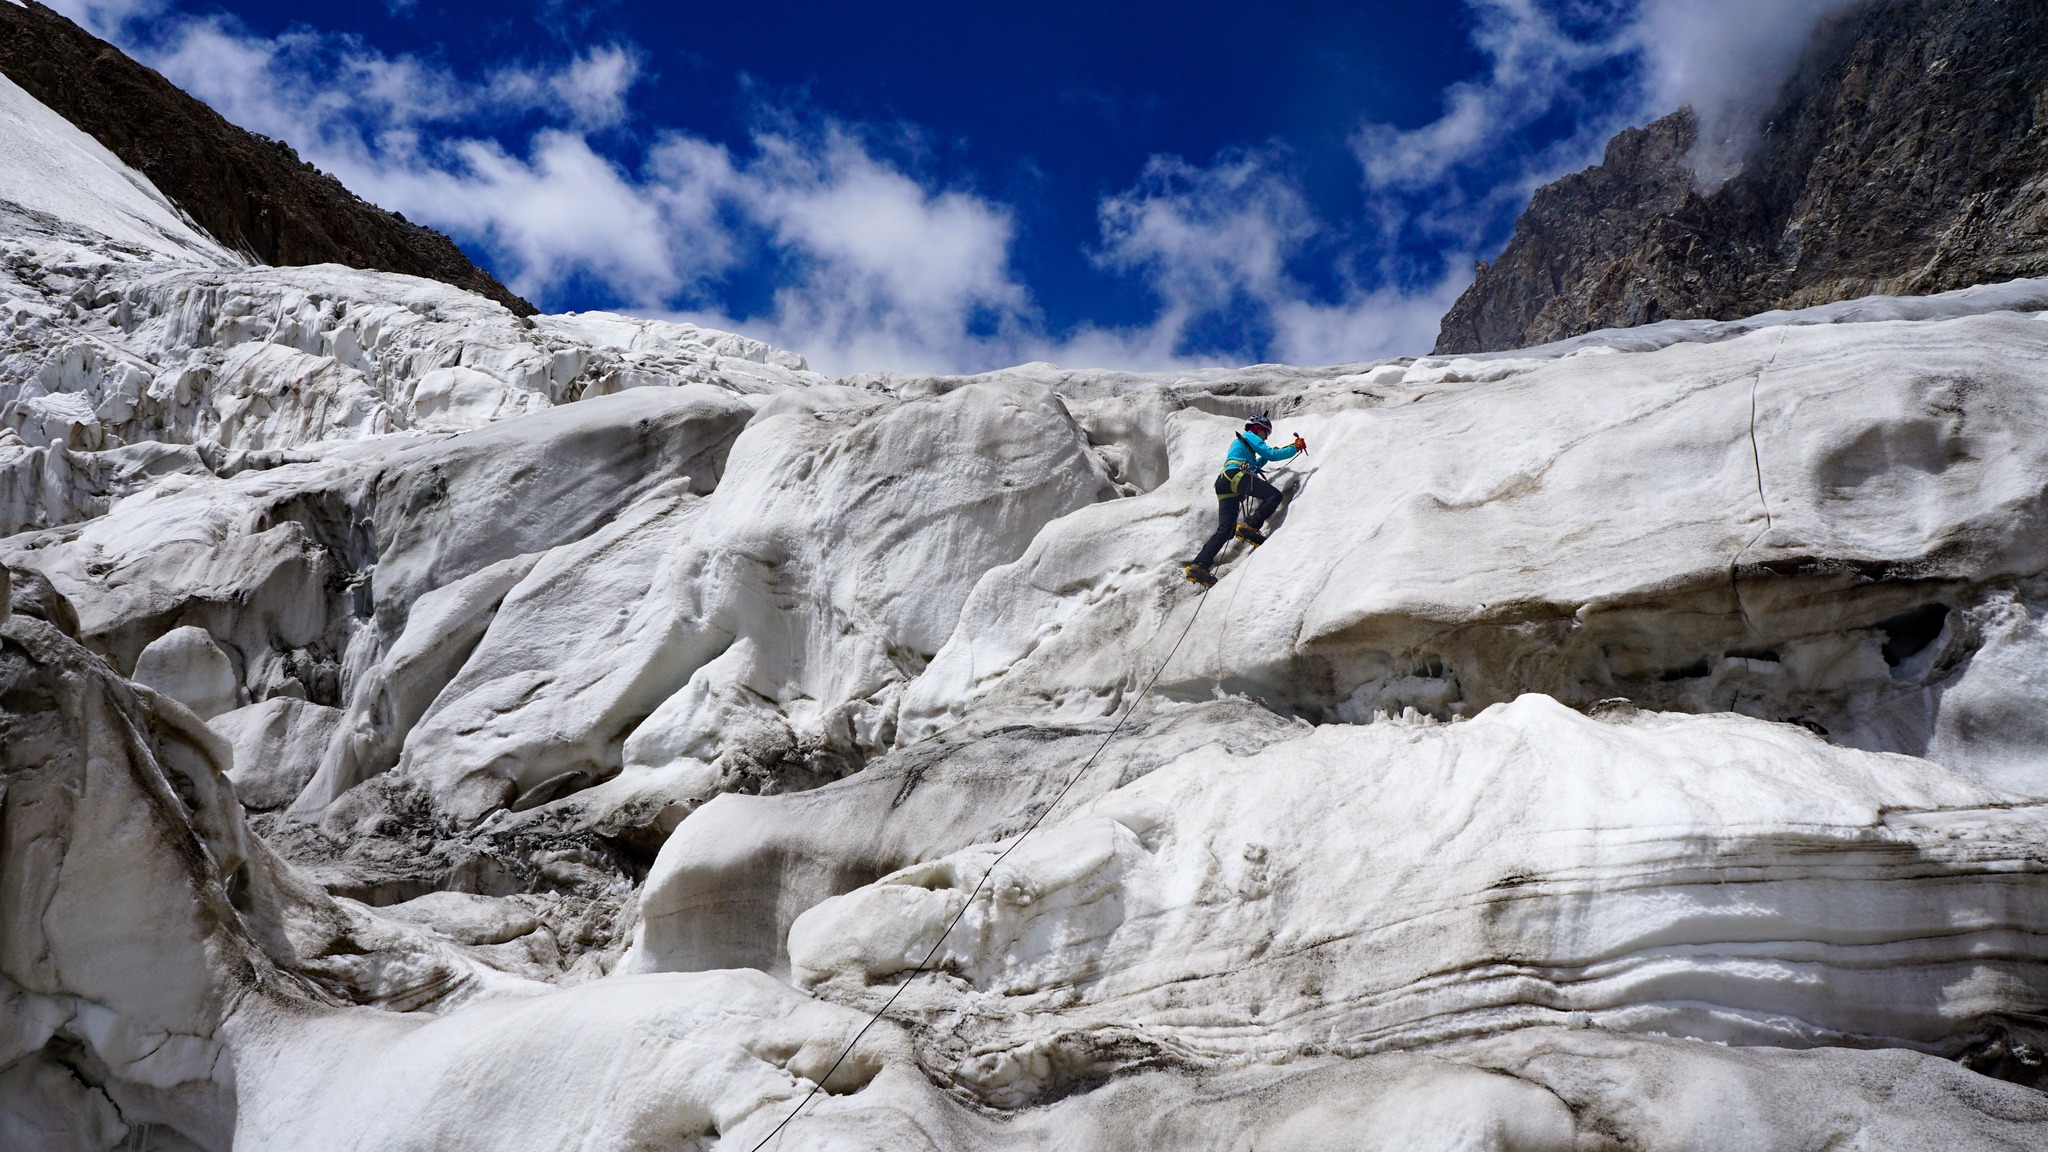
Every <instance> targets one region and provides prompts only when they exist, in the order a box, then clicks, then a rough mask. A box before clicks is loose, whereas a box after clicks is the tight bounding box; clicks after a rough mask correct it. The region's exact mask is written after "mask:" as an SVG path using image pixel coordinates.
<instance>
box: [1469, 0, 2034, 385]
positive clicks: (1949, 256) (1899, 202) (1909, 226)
mask: <svg viewBox="0 0 2048 1152" xmlns="http://www.w3.org/2000/svg"><path fill="white" fill-rule="evenodd" d="M1696 132H1697V129H1696V125H1695V121H1694V119H1693V117H1692V116H1691V114H1690V113H1689V112H1686V111H1683V110H1681V111H1679V112H1676V113H1673V114H1672V115H1670V116H1667V117H1665V118H1663V119H1661V120H1658V121H1656V122H1654V123H1652V124H1649V125H1647V126H1645V127H1642V128H1632V129H1629V130H1628V131H1625V132H1623V133H1621V134H1620V135H1619V136H1616V137H1615V138H1614V139H1613V140H1612V141H1611V142H1610V143H1609V144H1608V148H1607V154H1606V157H1605V159H1604V161H1603V162H1602V163H1601V164H1600V165H1599V166H1597V167H1594V168H1589V169H1587V170H1585V171H1583V172H1578V173H1574V174H1572V175H1570V176H1566V177H1564V178H1563V179H1561V180H1558V181H1557V182H1555V183H1553V184H1550V185H1548V186H1546V187H1544V188H1542V189H1539V190H1538V191H1537V193H1536V195H1535V197H1534V198H1533V200H1532V201H1531V203H1530V205H1529V209H1528V211H1526V212H1525V213H1523V215H1522V217H1521V219H1520V220H1519V221H1517V222H1516V225H1515V234H1514V238H1513V239H1512V240H1511V241H1509V243H1508V246H1507V248H1506V250H1505V251H1503V252H1502V253H1501V255H1500V257H1499V258H1498V259H1497V260H1495V261H1494V262H1493V263H1492V265H1491V266H1488V265H1484V264H1482V265H1480V267H1479V269H1478V276H1477V279H1476V280H1475V282H1474V283H1473V285H1472V287H1471V288H1469V289H1467V290H1466V291H1465V293H1464V295H1462V296H1460V297H1459V299H1458V302H1457V303H1456V304H1455V305H1453V306H1452V308H1451V310H1450V312H1449V313H1447V314H1446V315H1445V316H1444V320H1443V325H1442V328H1441V330H1440V332H1439V334H1438V337H1437V344H1436V352H1437V353H1438V354H1450V353H1467V352H1480V351H1498V350H1501V349H1506V348H1518V347H1527V346H1530V345H1535V344H1542V343H1545V342H1547V341H1551V340H1558V339H1563V338H1566V337H1570V336H1576V335H1579V334H1581V333H1585V332H1589V331H1593V330H1595V329H1599V328H1619V327H1630V326H1634V325H1637V324H1646V323H1652V322H1655V321H1658V320H1665V319H1700V318H1706V319H1721V320H1726V319H1733V318H1736V317H1740V316H1747V315H1752V314H1755V313H1757V312H1762V311H1765V310H1768V309H1772V308H1799V307H1806V306H1809V305H1814V304H1824V303H1829V302H1833V301H1837V300H1847V299H1853V298H1856V297H1860V296H1866V295H1872V294H1885V295H1921V294H1927V293H1933V292H1944V291H1948V290H1950V289H1954V288H1960V287H1966V286H1969V285H1972V284H1980V283H1989V282H1996V281H2003V280H2009V279H2013V278H2015V277H2022V276H2039V275H2041V274H2043V273H2044V272H2048V6H2044V5H2042V4H2039V3H2023V4H2012V3H1999V2H1997V0H1880V2H1877V3H1873V4H1870V5H1867V6H1864V7H1862V8H1859V9H1857V10H1856V11H1854V12H1853V13H1851V14H1849V15H1847V16H1846V17H1844V18H1842V19H1841V20H1839V21H1837V22H1835V23H1833V24H1832V25H1830V26H1828V27H1827V28H1825V29H1824V30H1823V31H1822V33H1821V34H1820V35H1819V36H1818V37H1817V38H1816V40H1815V43H1814V44H1813V46H1812V47H1811V48H1810V49H1809V50H1808V54H1807V57H1806V59H1805V60H1804V61H1803V62H1802V64H1801V67H1800V69H1799V71H1798V72H1797V74H1796V75H1795V76H1794V78H1793V79H1792V80H1791V81H1790V83H1789V84H1788V85H1787V86H1786V89H1785V91H1784V93H1783V95H1782V96H1781V97H1780V99H1779V101H1778V104H1777V106H1776V108H1775V109H1774V110H1773V111H1772V112H1771V113H1770V114H1769V115H1768V116H1767V118H1766V120H1765V127H1764V131H1763V134H1762V137H1761V142H1760V143H1759V145H1758V146H1757V147H1756V149H1755V150H1754V152H1753V154H1752V155H1751V156H1750V157H1749V158H1748V160H1747V162H1746V163H1745V164H1744V166H1743V168H1742V170H1741V171H1740V172H1739V173H1737V174H1736V175H1734V176H1733V177H1732V178H1730V179H1728V180H1727V181H1726V182H1725V183H1721V184H1719V185H1718V186H1713V187H1706V186H1705V184H1706V182H1705V181H1702V180H1700V179H1699V178H1698V177H1697V175H1696V173H1695V171H1694V167H1693V165H1692V163H1691V162H1690V161H1691V156H1692V153H1693V151H1694V144H1695V137H1696Z"/></svg>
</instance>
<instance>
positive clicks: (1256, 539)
mask: <svg viewBox="0 0 2048 1152" xmlns="http://www.w3.org/2000/svg"><path fill="white" fill-rule="evenodd" d="M1272 434H1273V421H1272V420H1270V419H1268V418H1267V417H1266V415H1265V413H1263V412H1262V413H1260V414H1258V415H1256V416H1253V417H1252V418H1251V419H1249V420H1246V421H1245V422H1244V431H1242V432H1239V433H1238V434H1237V437H1236V438H1235V439H1233V440H1232V441H1231V442H1230V454H1229V455H1228V456H1226V457H1225V458H1224V461H1223V472H1222V474H1221V475H1219V476H1217V477H1216V531H1215V532H1214V533H1212V534H1211V535H1210V537H1209V542H1208V543H1206V544H1204V545H1202V551H1201V552H1200V553H1198V554H1197V555H1196V556H1195V562H1194V563H1192V564H1190V565H1188V566H1187V567H1186V568H1184V569H1182V571H1183V572H1185V573H1186V574H1187V578H1188V580H1189V581H1190V582H1192V583H1195V584H1200V585H1201V586H1202V587H1204V588H1207V587H1209V586H1210V585H1212V584H1214V583H1216V576H1215V574H1214V573H1212V572H1210V571H1209V565H1211V564H1214V563H1215V562H1216V554H1217V553H1219V552H1221V551H1223V546H1224V545H1225V544H1227V543H1229V542H1230V538H1231V536H1232V535H1235V536H1236V537H1237V538H1238V539H1239V540H1242V541H1244V542H1245V543H1247V544H1249V545H1251V546H1252V547H1254V548H1257V547H1258V546H1259V545H1261V544H1264V543H1265V542H1266V534H1265V533H1264V532H1261V531H1260V530H1259V529H1261V528H1263V527H1265V524H1266V521H1267V520H1269V519H1271V518H1272V516H1273V513H1275V512H1278V511H1279V510H1280V502H1281V501H1282V500H1284V499H1286V495H1285V494H1284V493H1282V492H1281V491H1280V490H1279V489H1278V488H1275V487H1273V486H1272V485H1271V484H1268V483H1267V482H1266V481H1265V479H1264V478H1263V477H1261V476H1260V475H1259V470H1260V469H1261V468H1264V467H1265V466H1266V464H1267V463H1268V462H1270V461H1275V460H1290V459H1292V458H1293V457H1294V456H1295V455H1297V454H1298V453H1302V452H1306V451H1308V442H1307V441H1305V440H1303V439H1302V438H1301V437H1300V436H1296V437H1295V438H1294V443H1292V444H1288V445H1286V446H1284V447H1280V448H1275V447H1273V446H1271V445H1269V444H1267V443H1266V437H1268V436H1271V435H1272ZM1246 497H1251V498H1253V499H1256V500H1257V501H1258V505H1257V506H1256V507H1254V508H1253V509H1252V514H1251V515H1250V516H1247V517H1245V521H1244V523H1242V524H1239V523H1238V522H1237V514H1238V511H1239V510H1240V509H1242V508H1243V507H1244V502H1245V499H1246Z"/></svg>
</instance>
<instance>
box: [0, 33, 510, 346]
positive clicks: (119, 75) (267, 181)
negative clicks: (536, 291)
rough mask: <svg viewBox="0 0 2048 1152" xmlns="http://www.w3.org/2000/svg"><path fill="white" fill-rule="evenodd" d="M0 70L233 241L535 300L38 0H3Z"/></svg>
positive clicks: (296, 259) (301, 259)
mask: <svg viewBox="0 0 2048 1152" xmlns="http://www.w3.org/2000/svg"><path fill="white" fill-rule="evenodd" d="M0 72H4V73H5V74H6V75H7V76H8V78H9V79H11V80H13V81H14V82H15V83H16V84H19V85H21V86H22V88H24V89H26V90H27V91H28V93H29V94H30V95H31V96H34V97H35V98H36V99H37V100H40V101H42V102H43V103H44V104H46V105H48V106H49V107H50V108H52V109H54V110H55V111H56V112H57V113H59V114H60V115H62V116H63V117H64V118H65V119H67V120H69V121H71V122H72V123H73V124H76V125H77V126H78V127H79V128H80V129H82V130H84V131H85V132H87V133H90V134H91V135H92V136H93V138H94V139H96V140H98V141H99V142H100V143H101V144H103V145H105V146H106V147H107V149H108V150H109V151H111V152H113V153H114V154H115V155H116V156H119V157H120V158H121V159H122V160H123V161H124V162H126V163H127V164H128V165H129V167H131V168H134V169H135V170H136V171H138V172H141V173H142V174H143V175H144V176H147V177H149V179H150V181H151V182H152V183H154V184H155V185H156V187H157V189H158V190H159V191H161V192H162V193H163V194H164V195H165V196H168V197H170V199H171V200H172V201H173V202H174V203H176V204H177V205H178V207H180V208H182V209H184V211H185V213H186V215H188V216H190V217H191V218H192V220H193V222H194V223H196V224H198V225H199V226H200V227H201V228H204V229H205V230H206V231H207V232H208V233H210V234H211V235H212V236H213V237H214V238H215V239H217V240H219V241H220V242H221V243H222V244H224V245H226V246H227V247H229V248H232V249H234V250H236V251H239V252H245V253H247V254H249V255H251V256H253V257H255V258H256V259H258V260H261V261H263V262H264V263H266V264H276V265H302V264H326V263H335V264H347V265H349V266H351V267H355V268H371V269H376V270H378V271H383V272H403V273H406V274H409V275H413V276H423V277H426V278H428V279H431V280H439V281H441V282H443V283H446V284H453V285H455V286H456V287H458V288H465V289H468V290H469V291H471V292H475V293H478V294H479V295H482V296H486V297H489V298H490V299H492V300H496V301H497V302H498V303H500V304H503V305H505V306H506V307H507V308H510V309H511V310H512V311H513V312H515V313H517V314H519V315H521V316H531V315H533V313H534V312H535V309H534V307H533V305H531V304H529V303H527V302H526V301H525V300H523V299H521V298H520V297H519V296H517V295H514V294H513V292H512V291H511V290H510V289H508V288H506V287H505V286H504V285H503V284H500V283H499V282H498V280H497V278H496V277H494V276H492V275H491V274H490V273H488V272H486V271H484V270H483V269H481V268H478V267H477V266H476V265H475V264H473V263H471V262H470V259H469V257H467V256H465V255H463V254H462V250H461V249H460V248H457V247H456V246H455V242H454V241H453V240H450V239H449V238H448V237H446V236H444V235H442V234H441V233H439V232H436V231H434V230H433V229H431V228H423V227H421V226H419V225H417V224H413V223H411V222H409V221H407V220H405V219H404V218H403V217H400V216H398V215H396V214H394V213H391V212H386V211H385V210H383V209H382V208H379V207H377V206H376V205H374V204H370V203H367V202H365V201H364V200H362V199H360V198H359V197H357V196H356V195H355V194H354V193H352V192H350V191H349V190H348V189H347V188H345V187H343V186H342V183H341V181H339V180H336V179H335V178H334V177H332V176H330V175H328V174H327V173H325V172H322V171H320V170H319V169H317V168H315V167H313V166H312V165H311V164H309V163H307V162H305V161H303V160H301V159H299V156H298V154H297V153H296V152H294V151H293V150H292V148H291V146H290V145H288V144H285V143H283V142H281V141H276V140H270V139H268V138H266V137H263V136H259V135H257V134H255V133H253V132H249V131H246V130H244V129H242V128H238V127H236V126H235V125H233V124H230V123H228V122H227V120H225V119H223V118H222V117H221V115H220V114H219V113H217V112H215V111H214V110H213V109H211V108H208V107H207V106H206V105H205V104H202V103H200V102H199V101H198V100H196V99H194V98H193V97H191V96H188V95H186V94H185V93H184V92H183V91H180V90H179V89H178V88H177V87H176V86H175V85H173V84H172V83H171V82H170V81H168V80H165V79H164V78H163V77H162V76H159V75H157V74H156V73H155V72H153V71H151V70H150V69H148V68H145V67H143V66H142V65H141V64H138V63H136V62H135V61H133V60H131V59H129V58H128V57H127V56H125V55H123V54H122V52H121V51H120V50H119V49H118V48H115V47H114V46H113V45H111V44H108V43H106V42H105V41H103V40H100V39H98V38H97V37H95V36H93V35H92V34H91V33H89V32H87V31H85V30H84V29H83V28H80V27H79V26H78V25H76V24H73V23H72V22H71V21H69V20H66V19H65V18H64V17H62V16H60V15H58V14H57V13H56V12H53V11H51V10H50V9H48V8H45V7H44V6H42V5H41V4H38V3H36V2H35V0H23V3H22V4H20V5H16V4H11V3H0Z"/></svg>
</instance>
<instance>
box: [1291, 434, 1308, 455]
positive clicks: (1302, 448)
mask: <svg viewBox="0 0 2048 1152" xmlns="http://www.w3.org/2000/svg"><path fill="white" fill-rule="evenodd" d="M1294 450H1295V451H1296V452H1306V451H1308V441H1306V440H1303V439H1302V438H1301V433H1299V432H1296V433H1295V434H1294Z"/></svg>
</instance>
